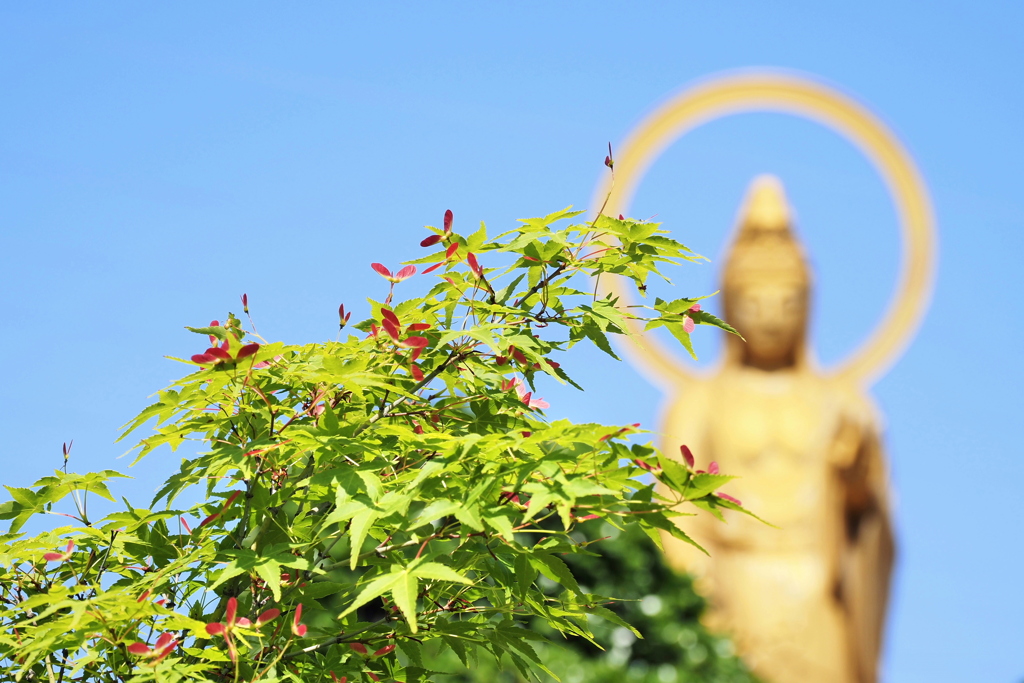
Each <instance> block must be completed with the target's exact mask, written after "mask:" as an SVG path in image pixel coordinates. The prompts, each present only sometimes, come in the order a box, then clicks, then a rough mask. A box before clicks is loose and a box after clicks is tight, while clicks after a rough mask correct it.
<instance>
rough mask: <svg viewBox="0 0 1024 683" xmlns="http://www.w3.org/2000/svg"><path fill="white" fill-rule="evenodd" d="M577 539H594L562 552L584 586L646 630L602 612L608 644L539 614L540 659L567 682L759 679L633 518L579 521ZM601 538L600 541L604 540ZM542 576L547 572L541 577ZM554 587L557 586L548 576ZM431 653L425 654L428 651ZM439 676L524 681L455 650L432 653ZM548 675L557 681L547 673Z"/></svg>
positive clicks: (599, 634)
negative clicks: (561, 630) (618, 523)
mask: <svg viewBox="0 0 1024 683" xmlns="http://www.w3.org/2000/svg"><path fill="white" fill-rule="evenodd" d="M574 535H575V536H576V538H575V540H576V541H577V542H581V543H586V542H594V541H596V543H594V545H593V546H592V547H591V549H592V550H593V551H594V553H595V554H594V555H590V556H588V555H572V556H569V555H565V556H563V559H565V561H566V563H567V564H568V565H569V566H570V568H571V569H572V571H573V574H574V575H575V576H576V578H577V580H578V581H579V583H580V586H581V587H582V588H583V590H585V591H587V592H592V593H595V594H598V595H605V596H610V597H614V598H616V599H617V600H616V602H615V603H614V604H611V605H608V607H609V608H610V609H612V610H614V611H615V612H616V613H618V615H619V616H621V617H622V618H623V619H624V620H625V621H626V622H628V623H629V624H632V625H633V626H634V627H635V628H636V629H637V630H638V631H639V632H640V633H641V634H642V635H643V638H637V637H636V636H635V635H633V633H631V632H630V631H629V630H628V629H626V628H623V627H621V626H617V625H615V624H613V623H611V622H609V621H605V620H603V619H598V618H593V619H592V622H591V628H592V629H593V631H594V634H595V636H596V640H597V641H598V642H599V643H601V644H602V645H603V646H604V648H605V649H604V650H602V649H599V648H597V647H595V646H593V645H592V644H590V643H588V642H587V641H586V640H584V639H582V638H573V639H571V640H567V639H563V638H562V637H561V636H560V635H559V634H557V633H555V632H553V631H551V630H550V629H548V628H547V627H546V626H545V625H544V624H542V623H540V622H539V621H537V622H536V623H534V624H532V625H531V627H532V628H533V629H534V630H536V631H537V632H538V633H543V634H544V635H545V636H547V637H548V638H550V639H551V640H552V642H551V643H550V644H546V643H539V642H538V643H536V644H535V646H536V648H537V650H538V654H540V656H541V659H542V660H543V661H544V662H545V663H546V665H547V666H548V668H550V670H551V671H552V672H553V673H554V674H555V675H557V676H558V678H559V679H561V680H562V681H563V682H564V683H627V682H628V683H698V682H699V683H758V679H757V678H755V677H754V676H753V674H751V673H750V671H749V670H748V669H747V667H746V666H745V665H744V663H743V661H742V660H741V659H740V658H739V657H737V656H736V654H735V650H734V648H733V644H732V642H731V641H730V640H729V639H728V638H726V637H723V636H721V635H718V634H714V633H710V632H708V630H707V629H706V628H704V626H703V625H702V624H701V623H700V616H701V614H702V613H703V612H704V609H705V607H706V602H705V600H704V599H703V598H702V597H701V596H700V595H698V594H697V593H696V592H695V591H694V589H693V581H692V579H691V578H690V577H689V576H687V575H684V574H677V573H676V572H674V571H673V570H672V569H670V568H669V567H668V566H667V565H666V564H665V560H664V556H663V554H662V552H661V550H659V549H658V548H657V546H655V545H654V543H653V542H652V541H651V539H649V538H648V537H647V536H646V535H645V534H644V532H643V531H641V530H640V528H639V527H637V526H636V525H635V524H630V525H628V526H626V527H625V529H624V530H619V529H616V528H615V527H613V526H612V525H610V524H608V523H607V522H603V521H600V520H595V521H593V522H587V523H585V524H582V525H580V527H579V530H578V531H576V532H574ZM599 539H600V540H599ZM540 580H541V581H542V582H543V581H545V579H544V578H543V577H541V579H540ZM545 588H546V589H548V590H551V591H556V590H558V587H557V586H556V585H555V584H553V583H549V584H547V585H545ZM424 659H425V660H427V657H424ZM429 661H430V662H431V664H432V665H433V666H434V667H435V668H436V669H437V670H440V671H447V672H453V673H451V674H450V675H446V676H438V677H437V678H436V680H437V681H439V683H521V682H523V681H524V680H525V679H524V678H523V677H522V675H521V674H520V673H519V672H518V671H516V669H515V667H513V666H512V665H511V663H507V665H506V666H504V667H499V666H498V665H497V664H496V663H495V662H494V661H493V660H490V661H487V660H485V659H484V658H481V659H480V660H479V661H477V662H470V663H469V666H468V667H467V666H464V665H463V664H462V663H461V662H459V660H458V659H457V658H456V656H455V655H454V654H453V653H450V652H449V653H447V654H446V655H443V656H439V657H431V658H430V659H429ZM544 678H545V679H547V680H549V681H550V680H552V679H550V678H549V677H546V676H544Z"/></svg>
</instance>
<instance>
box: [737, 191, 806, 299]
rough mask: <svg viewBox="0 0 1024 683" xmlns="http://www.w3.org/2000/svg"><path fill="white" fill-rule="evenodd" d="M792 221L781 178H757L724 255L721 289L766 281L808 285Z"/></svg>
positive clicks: (802, 253) (801, 251)
mask: <svg viewBox="0 0 1024 683" xmlns="http://www.w3.org/2000/svg"><path fill="white" fill-rule="evenodd" d="M791 224H792V219H791V216H790V210H789V205H788V204H787V202H786V193H785V191H784V190H783V188H782V183H781V182H780V181H779V179H778V178H776V177H775V176H771V175H762V176H758V177H757V178H755V179H754V180H753V182H752V183H751V184H750V189H749V190H748V191H747V197H746V201H745V202H744V204H743V208H742V209H741V210H740V217H739V225H738V228H737V230H736V236H735V238H734V239H733V243H732V245H731V246H730V247H729V251H728V253H727V255H726V258H725V268H724V271H723V273H722V289H723V290H724V291H725V292H726V293H728V290H729V289H730V288H732V287H734V286H736V285H741V284H749V283H754V282H763V281H765V280H770V281H775V282H778V281H780V280H781V281H786V282H794V283H797V284H801V285H803V286H805V287H809V286H810V284H811V273H810V268H808V266H807V261H806V258H805V257H804V250H803V248H802V247H801V246H800V243H799V242H798V241H797V239H796V236H795V235H794V234H793V230H792V227H791Z"/></svg>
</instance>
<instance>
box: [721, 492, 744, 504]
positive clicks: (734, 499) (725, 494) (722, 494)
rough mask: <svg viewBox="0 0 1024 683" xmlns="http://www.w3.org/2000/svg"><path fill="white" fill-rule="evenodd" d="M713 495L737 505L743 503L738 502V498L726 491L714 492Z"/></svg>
mask: <svg viewBox="0 0 1024 683" xmlns="http://www.w3.org/2000/svg"><path fill="white" fill-rule="evenodd" d="M715 495H716V496H718V497H719V498H724V499H725V500H727V501H729V502H730V503H736V504H737V505H743V503H741V502H740V500H739V498H733V497H732V496H730V495H729V494H728V493H716V494H715Z"/></svg>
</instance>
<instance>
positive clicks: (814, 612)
mask: <svg viewBox="0 0 1024 683" xmlns="http://www.w3.org/2000/svg"><path fill="white" fill-rule="evenodd" d="M810 285H811V278H810V273H809V272H808V268H807V264H806V262H805V260H804V257H803V254H802V250H801V248H800V245H799V244H798V243H797V241H796V238H795V236H794V234H793V232H792V230H791V226H790V220H789V211H788V209H787V206H786V204H785V198H784V197H783V194H782V186H781V184H780V183H779V182H778V181H777V180H776V179H774V178H772V177H761V178H758V179H757V180H755V181H754V183H753V185H752V186H751V190H750V193H749V195H748V200H747V204H746V208H745V210H744V212H743V214H742V217H741V219H740V224H739V229H738V231H737V235H736V239H735V242H734V244H733V246H732V250H731V252H730V253H729V255H728V257H727V259H726V262H725V272H724V277H723V282H722V295H723V297H724V304H725V317H726V319H727V320H729V321H730V322H731V324H732V325H733V326H735V327H736V329H737V330H739V331H740V333H741V334H742V335H743V336H744V337H745V338H746V343H744V342H743V341H741V340H740V339H738V338H736V337H733V336H731V335H730V338H729V339H728V340H727V342H726V343H727V349H726V353H725V359H724V362H723V363H722V364H721V367H720V368H719V369H718V371H717V372H715V373H714V374H713V375H711V376H710V377H707V378H704V379H701V380H697V381H695V382H693V383H691V385H690V386H688V387H686V391H685V392H683V393H682V394H681V395H680V397H679V399H678V400H676V402H675V403H674V404H673V405H672V406H671V408H670V409H669V412H668V414H667V415H666V416H665V422H664V425H665V426H664V428H663V429H664V431H665V444H666V448H665V452H678V445H679V444H688V445H689V446H690V448H691V449H692V450H693V452H694V453H695V454H697V457H699V458H701V460H702V462H703V463H704V464H707V463H708V462H709V461H712V460H714V461H717V462H718V463H719V465H720V466H721V468H722V470H723V471H724V472H727V473H732V474H737V475H740V478H739V479H737V480H735V481H733V482H731V483H730V484H729V486H728V491H729V493H730V494H733V495H736V496H737V497H739V498H740V499H742V500H743V502H744V504H745V505H746V506H748V507H749V508H750V509H751V510H754V511H756V512H757V514H759V515H761V516H762V517H764V518H765V519H768V520H770V521H771V522H772V523H773V524H775V525H777V526H778V527H779V528H778V529H771V528H767V527H765V526H764V525H763V524H762V523H760V522H758V521H756V520H754V519H752V518H750V517H745V516H741V515H732V518H731V519H729V523H728V524H721V523H719V522H718V521H717V520H715V519H714V518H711V517H710V516H709V515H704V516H700V517H697V518H694V519H686V520H685V523H684V526H685V529H686V531H687V533H688V534H690V535H691V536H692V537H693V538H694V539H695V540H696V541H697V542H698V543H700V544H701V545H703V546H704V547H705V548H707V550H708V552H710V553H711V555H710V557H709V556H707V555H704V554H702V553H700V552H699V551H697V550H696V549H695V548H694V547H693V546H690V545H687V544H685V543H682V542H681V541H678V540H677V539H674V538H672V537H670V536H666V537H665V551H666V553H667V554H668V558H669V561H670V563H671V564H672V565H673V566H675V567H676V568H678V569H685V570H688V571H690V572H692V573H693V574H694V575H695V576H696V577H697V587H698V590H700V591H701V592H702V593H704V594H705V595H707V596H709V597H710V601H711V611H710V613H709V619H708V622H709V625H712V626H713V627H717V628H719V629H722V630H726V631H728V632H730V633H731V634H732V636H733V638H734V639H735V641H736V645H737V647H738V648H739V650H740V651H741V652H743V653H745V654H746V658H747V661H748V663H749V664H750V665H751V666H752V668H753V669H754V670H755V671H757V672H759V673H761V674H762V675H763V676H764V677H765V678H766V679H767V680H769V681H774V682H776V683H797V682H804V681H821V682H829V683H874V681H875V669H876V667H877V662H878V653H879V648H880V645H881V642H880V639H881V633H882V627H883V622H884V617H885V605H886V599H887V596H888V592H889V590H888V589H889V575H890V571H891V568H892V561H893V539H892V532H891V526H890V522H889V514H888V511H889V503H888V486H887V483H886V468H885V463H884V461H883V457H882V453H881V447H880V441H879V431H880V430H879V427H878V419H877V418H876V414H875V411H874V409H873V407H872V406H871V405H870V404H869V403H868V401H867V400H866V399H865V398H864V397H863V396H861V395H859V394H858V392H855V391H849V390H848V388H847V387H844V386H842V385H836V383H834V382H831V381H829V380H828V378H825V377H822V376H821V374H820V373H818V372H816V371H815V369H814V367H813V365H812V364H811V363H810V362H809V359H808V353H807V348H806V343H805V341H806V334H807V313H808V299H809V294H810ZM670 445H671V446H670Z"/></svg>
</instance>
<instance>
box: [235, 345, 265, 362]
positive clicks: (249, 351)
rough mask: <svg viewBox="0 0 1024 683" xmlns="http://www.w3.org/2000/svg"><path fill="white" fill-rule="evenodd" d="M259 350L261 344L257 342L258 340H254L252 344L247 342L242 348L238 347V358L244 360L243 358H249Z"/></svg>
mask: <svg viewBox="0 0 1024 683" xmlns="http://www.w3.org/2000/svg"><path fill="white" fill-rule="evenodd" d="M259 350H260V345H259V344H257V343H256V342H253V343H252V344H246V345H245V346H243V347H242V348H240V349H238V356H236V360H242V359H243V358H248V357H249V356H251V355H253V354H254V353H256V352H257V351H259Z"/></svg>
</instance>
